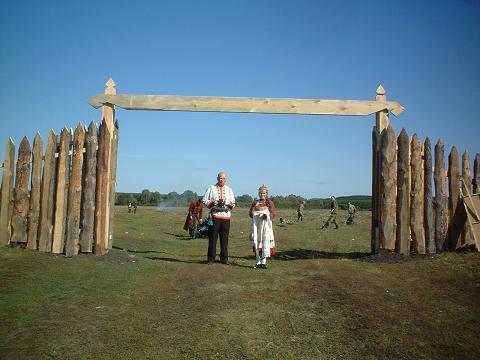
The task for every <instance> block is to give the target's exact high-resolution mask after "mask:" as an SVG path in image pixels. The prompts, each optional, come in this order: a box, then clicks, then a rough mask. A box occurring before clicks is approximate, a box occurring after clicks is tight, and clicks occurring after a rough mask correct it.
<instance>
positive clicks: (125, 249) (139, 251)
mask: <svg viewBox="0 0 480 360" xmlns="http://www.w3.org/2000/svg"><path fill="white" fill-rule="evenodd" d="M112 248H113V249H117V250H122V251H127V252H130V253H135V254H150V253H157V254H161V253H165V251H156V250H131V249H127V248H123V247H120V246H115V245H113V246H112Z"/></svg>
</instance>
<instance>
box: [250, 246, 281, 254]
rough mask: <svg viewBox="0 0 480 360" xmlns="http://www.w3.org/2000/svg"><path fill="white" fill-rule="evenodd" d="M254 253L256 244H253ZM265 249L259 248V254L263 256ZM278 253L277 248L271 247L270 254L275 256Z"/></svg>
mask: <svg viewBox="0 0 480 360" xmlns="http://www.w3.org/2000/svg"><path fill="white" fill-rule="evenodd" d="M252 250H253V253H254V254H255V246H252ZM262 252H263V249H258V254H259V255H260V256H262ZM276 253H277V249H276V248H270V256H274V255H275V254H276Z"/></svg>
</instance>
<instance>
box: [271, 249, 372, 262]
mask: <svg viewBox="0 0 480 360" xmlns="http://www.w3.org/2000/svg"><path fill="white" fill-rule="evenodd" d="M370 255H371V254H370V253H364V252H350V253H343V252H329V251H319V250H311V249H291V250H285V251H279V252H277V253H276V254H275V256H274V257H273V259H275V260H281V261H289V260H313V259H361V258H364V257H367V256H370Z"/></svg>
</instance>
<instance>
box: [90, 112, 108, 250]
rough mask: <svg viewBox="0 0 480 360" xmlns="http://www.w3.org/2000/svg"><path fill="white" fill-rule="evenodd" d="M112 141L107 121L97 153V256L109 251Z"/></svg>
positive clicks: (101, 129)
mask: <svg viewBox="0 0 480 360" xmlns="http://www.w3.org/2000/svg"><path fill="white" fill-rule="evenodd" d="M110 139H111V135H110V132H109V131H108V128H107V124H106V121H105V119H103V121H102V124H101V125H100V131H99V134H98V151H97V188H96V192H95V247H94V253H95V254H96V255H104V254H106V253H107V251H108V237H107V235H108V219H109V217H108V216H109V214H108V206H109V192H108V188H109V181H110V180H109V178H108V176H107V175H106V174H107V173H108V171H109V159H110V147H109V144H110Z"/></svg>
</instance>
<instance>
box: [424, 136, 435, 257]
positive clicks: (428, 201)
mask: <svg viewBox="0 0 480 360" xmlns="http://www.w3.org/2000/svg"><path fill="white" fill-rule="evenodd" d="M432 177H433V173H432V146H431V144H430V139H429V138H428V137H427V138H426V139H425V141H424V143H423V196H424V213H423V221H424V228H425V251H426V252H427V254H435V252H436V246H435V223H434V213H433V198H432Z"/></svg>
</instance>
